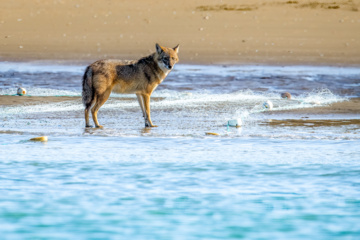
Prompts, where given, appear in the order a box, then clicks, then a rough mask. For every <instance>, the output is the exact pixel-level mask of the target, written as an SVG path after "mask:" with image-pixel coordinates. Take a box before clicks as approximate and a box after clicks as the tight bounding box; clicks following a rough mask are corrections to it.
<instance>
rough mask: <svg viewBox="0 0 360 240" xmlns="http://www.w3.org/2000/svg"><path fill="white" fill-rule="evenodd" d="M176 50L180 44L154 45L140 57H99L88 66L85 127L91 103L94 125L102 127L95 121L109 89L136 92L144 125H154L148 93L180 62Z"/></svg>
mask: <svg viewBox="0 0 360 240" xmlns="http://www.w3.org/2000/svg"><path fill="white" fill-rule="evenodd" d="M178 51H179V45H177V46H176V47H174V48H167V47H161V46H160V45H159V44H156V52H155V53H153V54H151V55H149V56H147V57H143V58H141V59H139V60H134V61H121V60H99V61H96V62H94V63H93V64H91V65H89V66H88V67H87V68H86V70H85V73H84V76H83V90H82V100H83V103H84V105H85V122H86V127H91V126H90V124H89V110H90V108H91V106H93V107H92V108H91V113H92V117H93V120H94V123H95V126H96V127H97V128H101V127H102V126H101V125H100V124H99V122H98V120H97V112H98V111H99V108H100V107H101V106H102V105H103V104H104V103H105V102H106V100H107V99H108V98H109V96H110V93H111V92H112V91H113V92H116V93H135V94H136V96H137V99H138V101H139V104H140V107H141V110H142V112H143V117H144V118H145V127H156V126H155V125H153V123H152V121H151V118H150V96H151V93H152V92H153V91H154V90H155V88H156V87H157V86H158V85H159V84H160V83H161V82H162V81H163V80H164V79H165V77H166V76H167V75H168V73H169V72H170V71H171V70H172V68H173V67H174V65H175V63H177V62H178V61H179V58H178V55H177V54H178Z"/></svg>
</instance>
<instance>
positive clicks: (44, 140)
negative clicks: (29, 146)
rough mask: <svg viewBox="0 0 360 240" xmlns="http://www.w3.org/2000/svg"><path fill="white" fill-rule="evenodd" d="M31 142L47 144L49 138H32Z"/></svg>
mask: <svg viewBox="0 0 360 240" xmlns="http://www.w3.org/2000/svg"><path fill="white" fill-rule="evenodd" d="M30 141H33V142H47V141H48V137H47V136H41V137H35V138H30Z"/></svg>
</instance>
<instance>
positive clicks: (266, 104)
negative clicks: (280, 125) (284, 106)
mask: <svg viewBox="0 0 360 240" xmlns="http://www.w3.org/2000/svg"><path fill="white" fill-rule="evenodd" d="M273 107H274V105H273V103H272V102H271V101H270V100H267V101H266V102H264V103H263V108H264V109H267V110H271V109H273Z"/></svg>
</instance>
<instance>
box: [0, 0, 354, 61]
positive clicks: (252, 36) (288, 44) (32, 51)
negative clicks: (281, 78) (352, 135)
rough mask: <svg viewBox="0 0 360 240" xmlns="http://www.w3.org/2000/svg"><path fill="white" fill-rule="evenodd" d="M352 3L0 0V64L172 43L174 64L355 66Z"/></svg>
mask: <svg viewBox="0 0 360 240" xmlns="http://www.w3.org/2000/svg"><path fill="white" fill-rule="evenodd" d="M359 9H360V1H359V0H352V1H336V2H334V1H333V0H331V1H330V0H328V1H304V0H302V1H301V0H299V1H285V0H283V1H281V0H271V1H264V0H244V1H241V3H239V1H235V0H226V1H214V0H212V1H203V0H191V1H189V0H185V1H181V2H177V3H175V2H169V1H145V0H141V1H130V2H128V1H115V0H109V1H106V2H103V1H91V2H89V1H85V0H78V1H67V0H58V1H51V2H50V1H44V0H36V1H26V0H17V1H10V0H4V1H1V2H0V52H1V54H0V60H2V61H6V60H12V61H28V60H55V61H59V60H70V61H75V62H78V61H80V62H90V61H93V60H96V59H99V58H124V59H136V58H139V57H141V56H144V55H147V54H148V53H150V52H153V51H154V45H155V43H156V42H158V43H160V44H162V45H165V46H175V45H176V44H178V43H179V44H180V46H181V47H180V60H181V63H200V64H260V65H262V64H268V65H293V64H295V65H334V66H350V65H351V66H359V63H360V51H359V50H360V40H359V39H360V31H358V29H359V28H360V17H359Z"/></svg>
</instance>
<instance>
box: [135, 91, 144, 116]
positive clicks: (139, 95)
mask: <svg viewBox="0 0 360 240" xmlns="http://www.w3.org/2000/svg"><path fill="white" fill-rule="evenodd" d="M136 97H137V99H138V102H139V105H140V108H141V111H142V114H143V118H145V107H144V99H143V97H142V95H141V94H140V93H137V94H136Z"/></svg>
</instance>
